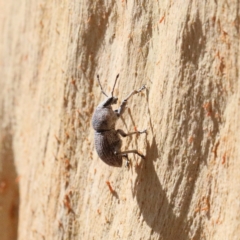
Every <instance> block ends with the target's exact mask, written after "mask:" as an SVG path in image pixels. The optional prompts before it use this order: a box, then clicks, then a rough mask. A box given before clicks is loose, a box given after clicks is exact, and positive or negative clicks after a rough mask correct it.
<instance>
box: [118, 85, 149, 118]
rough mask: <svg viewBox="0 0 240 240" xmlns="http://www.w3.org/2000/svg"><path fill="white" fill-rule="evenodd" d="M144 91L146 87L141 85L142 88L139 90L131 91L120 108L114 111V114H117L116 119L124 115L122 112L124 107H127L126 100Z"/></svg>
mask: <svg viewBox="0 0 240 240" xmlns="http://www.w3.org/2000/svg"><path fill="white" fill-rule="evenodd" d="M144 89H146V85H143V86H142V87H141V88H140V89H138V90H133V91H132V92H131V93H130V94H129V95H128V96H127V97H126V98H125V99H124V100H123V101H122V103H121V105H120V107H119V108H118V109H117V110H115V112H116V113H117V115H118V117H120V116H121V115H122V114H123V113H124V111H125V109H126V105H127V100H128V99H129V98H130V97H131V96H133V95H135V94H137V93H140V92H141V91H142V90H144Z"/></svg>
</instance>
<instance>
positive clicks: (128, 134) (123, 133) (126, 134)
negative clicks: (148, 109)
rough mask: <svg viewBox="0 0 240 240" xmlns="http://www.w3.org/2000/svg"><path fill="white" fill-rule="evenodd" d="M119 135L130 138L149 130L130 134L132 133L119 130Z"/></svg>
mask: <svg viewBox="0 0 240 240" xmlns="http://www.w3.org/2000/svg"><path fill="white" fill-rule="evenodd" d="M117 133H119V134H120V135H121V136H122V137H128V136H131V135H134V134H142V133H147V129H145V130H143V131H136V132H130V133H125V132H124V131H123V130H122V129H118V130H117Z"/></svg>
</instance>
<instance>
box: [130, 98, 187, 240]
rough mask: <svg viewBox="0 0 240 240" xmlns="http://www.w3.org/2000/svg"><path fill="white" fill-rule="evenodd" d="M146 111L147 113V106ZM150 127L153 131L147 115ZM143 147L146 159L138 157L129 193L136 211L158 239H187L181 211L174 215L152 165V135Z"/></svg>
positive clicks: (154, 153) (154, 146)
mask: <svg viewBox="0 0 240 240" xmlns="http://www.w3.org/2000/svg"><path fill="white" fill-rule="evenodd" d="M147 95H148V94H147ZM147 99H148V98H147ZM148 112H149V115H150V116H151V114H150V110H149V111H148ZM150 128H151V130H152V132H153V127H152V121H151V119H150ZM146 150H147V151H146V152H147V155H146V159H145V160H142V161H141V164H140V165H139V166H138V167H137V168H136V173H137V178H136V180H135V182H134V186H133V197H136V199H137V203H138V206H139V209H140V214H141V216H142V217H143V220H144V221H145V222H146V224H147V225H148V226H149V227H150V228H151V229H152V232H151V233H154V232H156V233H158V234H159V239H168V240H175V239H178V240H181V239H183V240H186V239H189V237H188V234H187V232H186V229H185V228H184V224H183V220H184V219H183V216H182V215H181V214H180V216H176V215H175V213H174V212H173V205H172V204H171V203H170V202H169V199H168V198H167V191H166V190H164V189H163V187H162V185H161V182H160V180H159V177H158V175H157V172H156V170H155V168H154V165H153V163H154V162H155V161H161V157H159V154H158V152H159V150H158V146H157V143H156V139H155V137H154V136H153V138H152V141H151V143H149V142H148V143H147V149H146ZM183 228H184V229H183Z"/></svg>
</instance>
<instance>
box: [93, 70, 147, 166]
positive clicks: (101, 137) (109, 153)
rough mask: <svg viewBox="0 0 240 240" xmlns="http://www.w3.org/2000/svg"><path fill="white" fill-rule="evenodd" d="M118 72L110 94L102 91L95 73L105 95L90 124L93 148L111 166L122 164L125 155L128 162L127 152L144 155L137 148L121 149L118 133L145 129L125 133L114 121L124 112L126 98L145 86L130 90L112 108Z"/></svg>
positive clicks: (124, 134)
mask: <svg viewBox="0 0 240 240" xmlns="http://www.w3.org/2000/svg"><path fill="white" fill-rule="evenodd" d="M118 77H119V74H118V75H117V76H116V79H115V82H114V85H113V88H112V91H111V96H110V97H108V95H107V94H106V93H105V92H104V90H103V88H102V85H101V82H100V80H99V75H97V79H98V83H99V86H100V88H101V91H102V93H103V94H104V95H105V96H106V97H107V99H106V100H105V101H103V102H102V103H100V104H99V105H98V106H97V108H96V110H95V111H94V113H93V117H92V126H93V129H94V130H95V133H94V142H95V148H96V151H97V154H98V156H99V157H100V158H101V159H102V161H104V162H105V163H106V164H108V165H110V166H113V167H121V166H122V158H123V157H125V158H126V159H127V164H128V162H129V161H128V155H127V154H128V153H134V154H137V155H139V156H140V157H142V158H144V156H143V155H142V154H141V153H139V152H138V151H137V150H127V151H121V146H122V140H121V138H120V136H119V135H121V136H122V137H127V136H131V135H133V134H141V133H146V132H147V130H143V131H135V132H130V133H125V132H124V131H123V130H121V129H117V130H116V129H115V124H116V121H117V120H118V119H119V117H120V116H121V115H122V114H123V113H124V111H125V109H126V105H127V100H128V99H129V98H130V97H131V96H133V95H134V94H137V93H140V92H141V91H142V90H144V89H145V88H146V87H145V85H143V86H142V87H141V88H140V89H139V90H134V91H132V92H131V93H130V94H129V95H128V96H127V97H126V98H125V99H124V100H123V101H122V103H121V105H120V107H119V108H118V109H116V110H113V109H112V105H113V104H116V103H117V100H118V98H116V97H114V96H113V92H114V88H115V85H116V82H117V79H118Z"/></svg>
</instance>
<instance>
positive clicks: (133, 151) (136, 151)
mask: <svg viewBox="0 0 240 240" xmlns="http://www.w3.org/2000/svg"><path fill="white" fill-rule="evenodd" d="M128 153H135V154H137V155H138V156H140V157H141V158H143V159H145V156H144V155H142V154H141V153H139V152H138V150H127V151H123V152H115V154H116V155H125V154H128Z"/></svg>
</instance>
